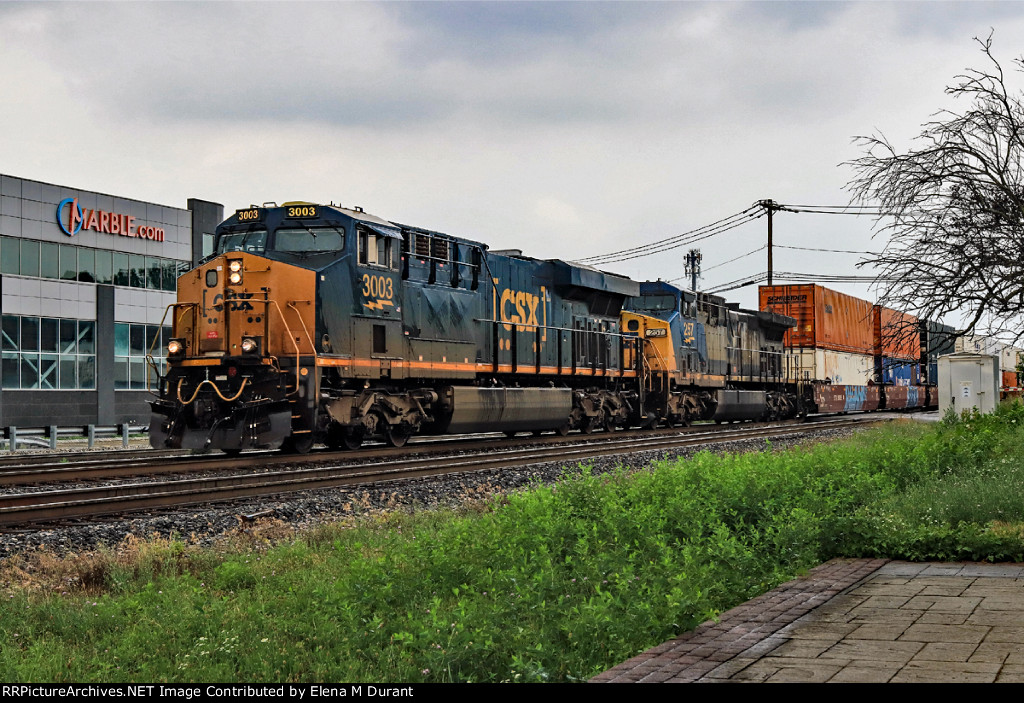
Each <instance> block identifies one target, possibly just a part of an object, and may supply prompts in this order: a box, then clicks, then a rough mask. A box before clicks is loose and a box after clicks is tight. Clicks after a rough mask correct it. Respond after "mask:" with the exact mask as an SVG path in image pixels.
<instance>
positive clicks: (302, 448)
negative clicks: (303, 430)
mask: <svg viewBox="0 0 1024 703" xmlns="http://www.w3.org/2000/svg"><path fill="white" fill-rule="evenodd" d="M312 449H313V433H312V432H310V433H308V434H301V435H292V436H291V437H289V438H288V439H286V440H285V441H284V443H283V444H282V445H281V451H283V452H284V453H285V454H309V452H310V451H311V450H312Z"/></svg>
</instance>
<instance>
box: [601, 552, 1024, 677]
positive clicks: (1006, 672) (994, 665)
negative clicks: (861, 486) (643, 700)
mask: <svg viewBox="0 0 1024 703" xmlns="http://www.w3.org/2000/svg"><path fill="white" fill-rule="evenodd" d="M800 681H805V682H833V683H841V682H845V683H854V682H863V683H869V682H870V683H899V682H907V683H912V682H922V683H923V682H958V683H959V682H963V683H989V682H1007V683H1010V682H1014V683H1020V682H1024V564H972V563H925V564H921V563H909V562H900V561H888V560H883V559H837V560H834V561H830V562H828V563H826V564H823V565H821V566H819V567H817V568H816V569H813V570H812V571H810V572H809V573H808V574H807V575H806V576H804V577H802V578H799V579H796V580H794V581H790V582H789V583H786V584H783V585H781V586H779V587H778V588H776V589H775V590H773V591H770V592H768V593H765V594H764V595H762V596H760V597H758V598H755V599H753V600H751V601H748V602H747V603H744V604H743V605H741V606H739V607H737V608H733V609H732V610H730V611H728V612H725V613H723V614H722V615H721V617H720V618H719V620H718V621H717V622H713V621H709V622H706V623H704V624H703V625H701V626H699V627H698V628H697V629H696V630H694V631H692V632H689V633H686V634H685V635H683V636H681V637H679V638H677V639H674V640H672V641H670V642H666V643H664V644H662V645H659V646H657V647H654V648H652V649H649V650H647V651H646V652H644V653H643V654H640V655H638V656H636V657H633V658H632V659H630V660H629V661H626V662H624V663H622V664H620V665H619V666H617V667H615V668H613V669H610V670H609V671H606V672H604V673H603V674H600V675H598V676H596V677H594V678H593V679H592V682H595V683H598V682H600V683H606V682H612V683H662V682H672V683H674V682H679V683H688V682H706V683H714V682H746V683H770V682H800Z"/></svg>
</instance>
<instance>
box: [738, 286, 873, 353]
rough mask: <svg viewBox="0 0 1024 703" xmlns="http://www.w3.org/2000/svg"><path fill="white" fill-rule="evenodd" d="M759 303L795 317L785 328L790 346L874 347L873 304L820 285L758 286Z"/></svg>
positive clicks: (868, 350)
mask: <svg viewBox="0 0 1024 703" xmlns="http://www.w3.org/2000/svg"><path fill="white" fill-rule="evenodd" d="M758 298H759V307H760V308H761V310H770V311H772V312H777V313H781V314H783V315H788V316H790V317H792V318H795V319H796V321H797V326H796V327H794V328H793V329H791V330H790V331H788V332H786V336H785V339H784V343H785V344H786V346H789V347H805V348H817V349H832V350H835V351H844V352H853V353H860V354H871V353H873V351H874V335H873V332H872V327H871V325H872V317H871V311H872V305H871V303H869V302H867V301H866V300H861V299H860V298H855V297H853V296H852V295H846V294H845V293H840V292H838V291H834V290H829V289H828V288H825V287H823V286H819V285H799V286H798V285H789V286H761V287H760V288H759V290H758Z"/></svg>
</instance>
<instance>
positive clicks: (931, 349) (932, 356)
mask: <svg viewBox="0 0 1024 703" xmlns="http://www.w3.org/2000/svg"><path fill="white" fill-rule="evenodd" d="M921 331H922V335H921V359H922V361H925V363H928V364H934V363H935V362H936V361H938V359H939V357H940V356H942V355H943V354H952V353H953V352H955V351H956V343H957V336H956V329H955V328H954V327H951V326H950V325H944V324H942V323H940V322H932V321H931V320H926V321H924V322H922V323H921ZM934 382H935V377H934V376H932V383H934Z"/></svg>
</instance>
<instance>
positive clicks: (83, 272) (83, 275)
mask: <svg viewBox="0 0 1024 703" xmlns="http://www.w3.org/2000/svg"><path fill="white" fill-rule="evenodd" d="M78 280H79V281H82V282H84V283H95V282H96V250H95V249H84V248H82V249H79V250H78Z"/></svg>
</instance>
